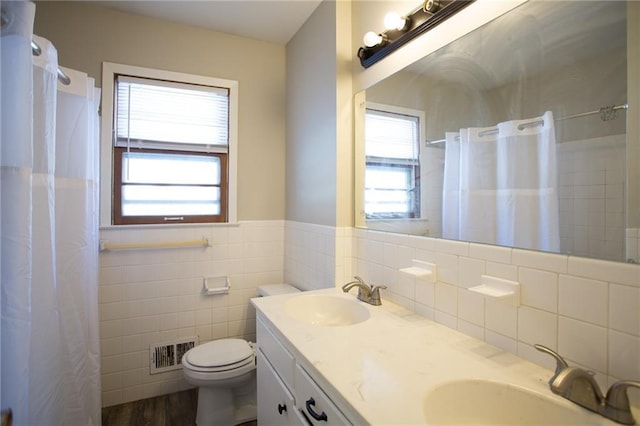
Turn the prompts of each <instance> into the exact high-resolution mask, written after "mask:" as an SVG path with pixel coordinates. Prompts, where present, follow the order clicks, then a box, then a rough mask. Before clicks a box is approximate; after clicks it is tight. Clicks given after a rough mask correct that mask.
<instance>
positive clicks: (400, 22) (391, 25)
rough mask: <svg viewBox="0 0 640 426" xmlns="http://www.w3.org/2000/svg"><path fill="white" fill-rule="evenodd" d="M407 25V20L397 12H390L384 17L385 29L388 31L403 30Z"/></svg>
mask: <svg viewBox="0 0 640 426" xmlns="http://www.w3.org/2000/svg"><path fill="white" fill-rule="evenodd" d="M406 25H407V18H403V17H402V16H400V15H399V14H397V13H396V12H389V13H387V14H386V15H385V16H384V27H385V28H386V29H388V30H403V29H404V27H405V26H406Z"/></svg>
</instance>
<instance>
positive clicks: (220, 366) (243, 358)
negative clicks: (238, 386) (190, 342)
mask: <svg viewBox="0 0 640 426" xmlns="http://www.w3.org/2000/svg"><path fill="white" fill-rule="evenodd" d="M182 364H183V365H184V367H186V368H188V369H189V370H192V371H198V372H202V373H218V372H225V371H227V372H229V371H234V370H243V371H244V370H247V371H248V370H251V369H253V368H255V352H254V349H253V347H252V346H251V345H250V344H249V343H248V342H247V341H245V340H242V339H221V340H214V341H212V342H208V343H205V344H203V345H199V346H196V347H195V348H193V349H191V350H189V351H188V352H187V353H186V354H185V355H184V357H183V359H182ZM238 374H242V373H241V372H240V371H238Z"/></svg>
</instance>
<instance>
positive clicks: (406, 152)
mask: <svg viewBox="0 0 640 426" xmlns="http://www.w3.org/2000/svg"><path fill="white" fill-rule="evenodd" d="M418 124H419V123H418V117H413V116H409V115H401V114H394V113H388V112H384V111H376V110H371V109H368V110H367V113H366V117H365V138H366V144H365V155H366V156H367V157H379V158H390V159H406V160H417V159H418V153H419V146H418V143H419V142H418Z"/></svg>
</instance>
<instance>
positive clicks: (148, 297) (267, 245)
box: [99, 221, 284, 407]
mask: <svg viewBox="0 0 640 426" xmlns="http://www.w3.org/2000/svg"><path fill="white" fill-rule="evenodd" d="M203 237H204V238H208V239H209V242H210V246H209V247H189V248H175V249H145V250H119V251H103V252H100V280H99V286H100V298H99V304H100V343H101V356H102V362H101V367H102V405H103V407H107V406H112V405H117V404H122V403H125V402H129V401H135V400H139V399H144V398H150V397H153V396H157V395H163V394H167V393H172V392H178V391H181V390H184V389H187V388H189V387H191V386H190V385H189V384H188V383H187V382H186V381H185V380H184V379H183V377H182V370H174V371H169V372H165V373H159V374H149V344H151V343H156V342H165V341H170V340H173V339H177V338H181V337H188V336H195V335H197V336H199V339H200V342H201V343H203V342H207V341H209V340H213V339H220V338H225V337H240V338H245V339H248V340H252V341H255V310H254V309H253V308H252V307H251V306H250V303H249V299H250V298H252V297H254V296H256V295H257V292H256V288H257V287H258V286H260V285H262V284H265V283H266V284H270V283H281V282H282V281H283V279H284V276H283V271H284V222H283V221H256V222H242V223H240V224H239V225H238V226H179V227H170V228H159V227H155V228H153V227H151V228H141V227H136V228H117V229H115V228H113V229H111V228H110V229H103V230H101V231H100V238H101V239H102V240H106V241H108V242H110V243H148V242H165V241H189V240H199V239H201V238H203ZM210 276H228V277H229V278H230V281H231V290H230V291H229V293H228V294H222V295H212V296H205V295H203V293H202V280H203V277H210Z"/></svg>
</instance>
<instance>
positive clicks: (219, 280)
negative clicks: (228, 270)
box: [202, 276, 231, 295]
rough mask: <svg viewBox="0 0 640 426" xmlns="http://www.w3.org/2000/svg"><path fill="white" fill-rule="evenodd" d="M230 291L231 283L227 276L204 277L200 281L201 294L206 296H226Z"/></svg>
mask: <svg viewBox="0 0 640 426" xmlns="http://www.w3.org/2000/svg"><path fill="white" fill-rule="evenodd" d="M230 289H231V281H230V280H229V277H228V276H221V277H204V278H203V279H202V292H203V293H204V294H206V295H213V294H227V293H229V290H230Z"/></svg>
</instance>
